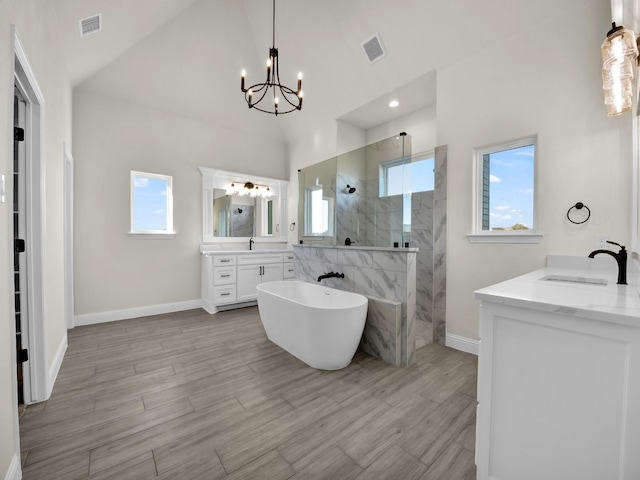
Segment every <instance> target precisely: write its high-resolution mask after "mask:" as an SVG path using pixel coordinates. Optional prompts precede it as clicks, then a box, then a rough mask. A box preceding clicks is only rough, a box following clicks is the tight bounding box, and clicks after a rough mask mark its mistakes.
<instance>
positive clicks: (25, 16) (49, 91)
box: [0, 0, 71, 478]
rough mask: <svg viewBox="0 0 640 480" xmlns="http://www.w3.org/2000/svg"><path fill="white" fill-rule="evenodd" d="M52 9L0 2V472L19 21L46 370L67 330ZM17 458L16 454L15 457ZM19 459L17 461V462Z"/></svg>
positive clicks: (9, 348) (9, 343) (8, 445)
mask: <svg viewBox="0 0 640 480" xmlns="http://www.w3.org/2000/svg"><path fill="white" fill-rule="evenodd" d="M53 18H55V12H54V11H53V7H52V5H51V2H47V1H44V0H20V1H18V0H3V1H2V2H0V39H1V40H0V112H2V114H1V115H0V145H2V150H1V151H0V152H1V153H0V173H2V174H4V175H5V177H6V179H7V180H6V187H7V201H6V202H5V203H0V224H1V225H2V228H1V229H0V231H2V232H3V234H2V235H0V251H1V252H2V254H1V255H0V312H1V313H0V318H2V319H3V322H2V327H0V352H2V354H0V478H5V476H6V474H7V473H8V472H9V468H10V464H11V461H12V459H13V456H14V453H15V452H16V451H17V450H18V448H17V445H16V442H15V438H16V431H15V428H14V426H15V424H16V422H15V419H16V415H17V406H16V404H15V395H16V393H15V391H14V389H13V378H14V376H15V371H14V366H13V365H14V363H13V358H14V356H15V339H14V338H13V336H12V335H11V334H10V325H11V322H13V318H12V316H11V313H12V305H13V298H12V296H11V295H12V292H13V287H12V285H11V283H10V282H12V274H11V273H10V272H11V271H12V270H13V261H12V255H11V254H10V252H11V250H12V249H11V246H12V242H13V241H12V237H11V231H12V230H11V225H12V222H11V209H12V201H11V198H12V182H11V180H10V179H11V176H12V171H13V160H12V157H11V152H12V148H13V142H12V137H11V135H12V133H13V128H12V118H13V115H12V112H13V79H12V78H11V76H10V74H9V71H10V68H11V64H12V62H13V51H12V50H11V49H10V47H9V41H10V25H11V24H12V23H13V24H15V25H16V27H17V31H18V35H19V37H20V40H21V42H22V44H23V45H24V47H25V50H26V53H27V56H28V58H29V63H30V65H31V67H32V68H33V70H34V74H35V77H36V80H37V82H38V85H39V86H40V89H41V90H42V93H43V95H44V99H45V119H44V123H45V128H44V135H45V136H44V164H45V190H46V197H45V199H46V218H45V221H46V231H45V255H46V263H45V275H46V278H45V284H46V298H45V307H44V308H45V319H46V323H45V331H44V332H43V333H44V336H45V344H46V347H47V356H46V359H45V360H46V370H47V372H48V371H49V368H50V367H51V365H52V361H53V359H54V356H55V354H56V352H57V351H58V348H59V347H60V345H61V343H62V342H63V339H64V337H65V335H66V326H65V316H64V313H65V312H64V291H63V288H64V277H63V271H64V269H63V260H64V256H63V253H64V248H63V228H62V215H63V205H62V202H63V195H62V187H63V155H62V153H63V144H64V143H65V142H66V143H67V144H70V143H71V87H70V83H69V80H68V75H67V72H66V68H65V61H64V58H63V57H62V55H61V51H60V40H59V36H58V30H57V26H56V25H55V22H51V19H53ZM18 461H19V458H18ZM18 465H19V464H18Z"/></svg>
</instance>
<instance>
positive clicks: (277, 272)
mask: <svg viewBox="0 0 640 480" xmlns="http://www.w3.org/2000/svg"><path fill="white" fill-rule="evenodd" d="M282 264H283V256H282V254H266V255H259V254H255V255H238V287H237V299H238V301H248V300H255V299H256V298H257V297H258V290H257V289H256V287H257V286H258V285H259V284H261V283H265V282H274V281H277V280H282V278H283V274H282V271H283V265H282Z"/></svg>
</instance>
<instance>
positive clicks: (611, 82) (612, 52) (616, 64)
mask: <svg viewBox="0 0 640 480" xmlns="http://www.w3.org/2000/svg"><path fill="white" fill-rule="evenodd" d="M600 50H601V52H602V88H603V90H604V103H605V105H606V107H607V115H608V116H610V117H613V116H615V115H620V114H621V113H624V112H626V111H628V110H631V107H632V99H633V82H632V80H633V74H634V72H633V71H634V69H635V67H636V65H637V61H638V46H637V41H636V35H635V33H633V31H632V30H629V29H627V28H624V27H622V26H616V24H615V22H613V23H612V26H611V30H609V31H608V32H607V38H605V40H604V42H603V43H602V47H601V48H600Z"/></svg>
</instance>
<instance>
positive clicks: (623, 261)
mask: <svg viewBox="0 0 640 480" xmlns="http://www.w3.org/2000/svg"><path fill="white" fill-rule="evenodd" d="M607 243H610V244H611V245H617V246H618V247H620V251H619V252H618V253H616V252H612V251H611V250H594V251H593V252H591V253H590V254H589V258H594V257H595V256H596V255H598V254H599V253H606V254H607V255H611V256H612V257H613V258H615V259H616V262H618V285H626V284H627V250H626V248H625V247H624V246H623V245H620V244H619V243H616V242H610V241H609V240H607Z"/></svg>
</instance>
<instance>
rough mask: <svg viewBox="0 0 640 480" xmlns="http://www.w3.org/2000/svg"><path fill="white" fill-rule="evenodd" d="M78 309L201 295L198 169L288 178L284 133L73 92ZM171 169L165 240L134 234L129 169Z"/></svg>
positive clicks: (165, 171) (162, 171) (84, 311)
mask: <svg viewBox="0 0 640 480" xmlns="http://www.w3.org/2000/svg"><path fill="white" fill-rule="evenodd" d="M73 114H74V144H73V154H74V158H75V162H76V171H75V174H76V177H75V218H74V220H75V224H74V228H75V231H74V249H75V255H74V260H75V264H74V265H75V272H74V273H75V291H74V294H75V302H76V315H86V314H91V313H103V312H110V311H114V310H122V309H130V308H134V307H146V306H154V305H162V304H169V303H176V302H189V301H194V300H199V299H200V298H201V294H200V255H199V243H200V240H199V236H200V235H201V233H202V232H201V230H202V186H201V185H202V177H201V174H200V172H199V170H198V167H200V166H203V167H210V168H217V169H221V170H228V171H234V172H241V173H247V174H253V175H259V176H266V177H272V178H282V179H285V178H286V177H287V175H288V171H287V164H286V157H285V156H286V153H285V148H284V145H283V144H282V143H281V142H280V141H277V140H275V141H272V140H270V138H269V137H268V136H260V135H256V133H255V132H249V131H248V132H243V131H238V130H232V129H228V128H221V127H217V126H215V125H212V124H208V123H205V122H202V121H199V120H194V119H190V118H185V117H179V116H176V115H174V114H170V113H166V112H162V111H159V110H154V109H152V108H149V107H146V106H142V105H136V104H135V103H132V102H129V101H123V100H115V99H111V98H106V97H102V96H100V95H96V94H93V93H89V92H87V91H83V90H78V89H77V90H76V91H75V92H74V108H73ZM130 170H138V171H143V172H150V173H159V174H164V175H171V176H173V191H174V192H173V194H174V226H175V230H176V236H175V237H174V238H173V239H170V240H156V239H151V240H149V239H131V238H129V236H128V235H127V232H128V231H129V222H130V217H129V212H130V205H129V172H130Z"/></svg>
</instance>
